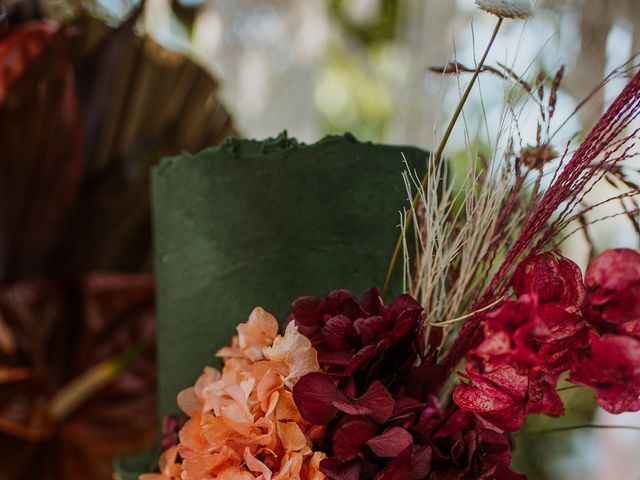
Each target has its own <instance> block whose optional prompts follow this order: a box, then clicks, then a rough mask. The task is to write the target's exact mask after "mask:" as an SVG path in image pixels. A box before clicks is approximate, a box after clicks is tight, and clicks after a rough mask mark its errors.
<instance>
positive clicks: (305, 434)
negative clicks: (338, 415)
mask: <svg viewBox="0 0 640 480" xmlns="http://www.w3.org/2000/svg"><path fill="white" fill-rule="evenodd" d="M237 332H238V335H237V336H235V337H234V338H233V340H232V342H231V345H230V346H228V347H225V348H222V349H221V350H220V351H219V352H218V356H219V357H222V358H223V359H224V367H223V368H222V371H221V372H220V371H218V370H216V369H215V368H212V367H206V368H205V370H204V372H203V374H202V375H201V376H200V378H198V380H197V382H196V384H195V385H194V386H193V387H191V388H188V389H186V390H184V391H182V392H180V394H179V395H178V405H179V406H180V408H181V409H182V411H184V413H186V414H187V415H188V416H189V417H190V418H189V420H188V421H187V423H186V424H185V425H184V427H182V429H181V430H180V433H179V440H180V441H179V444H178V445H177V446H175V447H171V448H169V449H167V450H166V451H165V452H163V454H162V456H161V457H160V462H159V466H160V473H156V474H144V475H142V476H140V480H205V479H219V480H256V479H258V480H294V479H295V480H297V479H303V480H306V479H308V480H321V479H324V478H325V476H324V474H322V473H321V472H320V468H319V464H320V461H321V460H322V459H323V458H325V455H324V454H323V453H322V452H314V451H313V439H314V438H317V437H319V436H321V435H322V434H323V428H322V427H318V426H314V425H311V424H309V423H307V422H306V421H305V420H304V419H303V418H302V417H301V416H300V413H299V412H298V408H297V407H296V405H295V403H294V401H293V396H292V393H291V389H292V387H293V385H295V383H296V382H297V380H298V379H299V378H300V377H302V376H303V375H306V374H307V373H310V372H315V371H319V370H320V367H319V366H318V358H317V352H316V351H315V349H314V348H313V347H312V346H311V342H309V340H308V339H307V338H306V337H305V336H303V335H301V334H300V333H298V328H297V326H296V325H295V323H294V322H291V323H289V325H288V326H287V328H286V331H285V334H284V335H282V336H280V335H278V322H277V321H276V319H275V318H274V317H273V316H272V315H271V314H269V313H267V312H266V311H264V310H263V309H262V308H259V307H258V308H256V309H254V310H253V312H251V315H250V316H249V320H248V321H247V322H246V323H243V324H241V325H239V326H238V328H237ZM179 458H180V459H181V461H179V460H178V459H179Z"/></svg>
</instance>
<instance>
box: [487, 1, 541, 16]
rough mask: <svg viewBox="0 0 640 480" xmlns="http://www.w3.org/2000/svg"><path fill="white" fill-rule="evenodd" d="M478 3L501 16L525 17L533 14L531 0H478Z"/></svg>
mask: <svg viewBox="0 0 640 480" xmlns="http://www.w3.org/2000/svg"><path fill="white" fill-rule="evenodd" d="M476 5H478V7H480V9H482V10H484V11H485V12H489V13H492V14H494V15H497V16H498V17H501V18H518V19H525V18H529V17H531V16H532V15H533V8H531V3H530V2H529V0H476Z"/></svg>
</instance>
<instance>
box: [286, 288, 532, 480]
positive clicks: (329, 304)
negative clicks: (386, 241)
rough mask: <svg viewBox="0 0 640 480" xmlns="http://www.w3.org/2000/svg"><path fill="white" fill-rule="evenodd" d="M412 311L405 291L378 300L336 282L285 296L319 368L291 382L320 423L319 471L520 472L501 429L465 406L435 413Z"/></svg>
mask: <svg viewBox="0 0 640 480" xmlns="http://www.w3.org/2000/svg"><path fill="white" fill-rule="evenodd" d="M421 313H422V310H421V308H420V306H419V304H418V303H417V302H416V301H415V300H413V299H412V298H411V297H409V296H407V295H403V296H400V297H398V298H396V299H394V300H393V301H391V303H390V304H389V305H384V304H383V303H382V301H381V300H380V296H379V293H378V291H377V290H369V291H368V292H366V293H365V295H364V296H363V298H362V300H361V301H360V302H358V301H357V300H356V298H355V297H354V296H353V294H351V293H350V292H347V291H344V290H338V291H334V292H332V293H331V294H330V295H329V296H328V297H327V298H326V299H323V300H320V299H315V298H309V297H305V298H301V299H298V300H297V301H296V302H295V303H294V304H293V313H292V315H291V320H292V321H295V322H296V323H297V325H298V327H299V330H300V331H301V332H302V333H303V334H305V335H307V336H308V337H309V338H310V339H311V341H312V343H313V345H314V346H315V347H316V349H317V350H318V352H319V355H318V359H319V363H320V366H321V368H322V370H323V372H316V373H311V374H308V375H306V376H304V377H302V378H301V379H300V380H299V381H298V383H297V384H296V385H295V387H294V389H293V396H294V400H295V402H296V405H297V406H298V409H299V411H300V413H301V415H302V416H303V418H305V419H306V420H307V421H309V422H311V423H315V424H322V425H326V426H327V436H328V438H329V442H328V445H327V446H326V449H327V454H328V458H327V459H325V460H323V461H322V463H321V465H320V467H321V470H322V471H323V473H324V474H325V475H326V476H327V477H328V478H329V479H331V480H360V479H370V480H405V479H409V480H411V479H415V480H419V479H424V478H429V479H435V480H449V479H451V480H452V479H463V478H464V479H470V480H480V479H489V478H501V479H504V480H508V479H520V478H524V477H521V476H519V475H517V474H514V473H513V472H511V471H510V470H509V469H508V468H509V464H510V460H511V456H510V446H509V441H508V439H507V437H506V435H505V434H504V433H503V431H502V430H500V429H498V428H496V427H491V428H488V425H489V424H488V423H486V422H484V421H483V420H481V419H479V418H477V417H475V416H474V415H471V414H468V413H466V412H459V413H458V414H455V413H453V411H452V413H453V415H451V414H449V413H447V414H446V415H445V414H443V412H442V409H441V407H440V405H439V403H438V401H437V400H436V398H435V396H434V395H433V394H432V393H431V392H430V391H429V387H428V385H429V382H428V379H427V378H426V377H427V376H429V375H430V374H435V373H436V371H437V369H438V365H437V364H436V363H435V360H434V359H433V358H432V357H431V356H429V355H424V352H422V349H421V348H420V342H422V339H421V336H420V322H419V320H420V315H421ZM433 330H435V331H436V332H435V334H436V335H437V334H439V333H440V332H438V330H439V329H433ZM434 341H435V340H434ZM417 384H420V385H417Z"/></svg>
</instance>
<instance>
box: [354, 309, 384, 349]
mask: <svg viewBox="0 0 640 480" xmlns="http://www.w3.org/2000/svg"><path fill="white" fill-rule="evenodd" d="M353 326H354V327H355V329H356V331H357V332H358V335H359V336H360V341H361V342H362V345H371V344H372V343H374V342H375V341H376V340H377V339H378V337H379V336H380V335H381V334H383V333H384V332H386V331H389V330H391V329H393V322H392V321H390V320H389V319H387V318H384V317H382V316H380V315H376V316H374V317H366V318H358V319H357V320H356V321H355V322H354V323H353Z"/></svg>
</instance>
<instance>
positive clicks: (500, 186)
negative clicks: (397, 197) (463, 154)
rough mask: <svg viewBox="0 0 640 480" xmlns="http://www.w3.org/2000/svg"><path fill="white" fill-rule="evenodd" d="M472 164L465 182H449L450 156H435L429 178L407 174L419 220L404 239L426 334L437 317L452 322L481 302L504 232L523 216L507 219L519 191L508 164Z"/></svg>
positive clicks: (409, 273)
mask: <svg viewBox="0 0 640 480" xmlns="http://www.w3.org/2000/svg"><path fill="white" fill-rule="evenodd" d="M470 167H471V168H470V170H469V173H468V174H467V176H466V177H465V178H464V180H463V182H462V186H454V184H455V182H451V183H449V172H448V169H447V162H446V161H445V160H443V159H440V160H437V159H435V158H434V157H433V156H432V157H431V158H430V159H429V162H428V168H427V170H428V172H429V174H428V175H427V181H426V182H425V183H423V184H421V182H420V181H419V179H418V178H417V176H416V175H415V174H414V173H413V174H412V173H410V172H406V173H405V174H404V179H405V186H406V188H407V191H408V192H409V194H410V196H413V194H414V193H415V192H417V193H418V196H419V202H418V205H417V207H416V208H415V210H414V211H413V215H414V217H415V218H416V219H417V221H416V222H414V223H413V232H412V234H411V235H406V236H405V239H404V240H405V242H404V252H405V282H406V283H405V284H406V285H407V286H408V291H409V292H410V293H411V294H412V295H413V296H415V297H416V298H417V299H419V301H420V303H421V304H422V305H423V307H424V308H425V312H426V317H425V318H426V325H425V326H426V328H427V335H426V337H428V330H429V329H430V325H431V324H432V323H442V322H447V321H449V320H451V319H452V318H454V317H456V316H458V315H460V314H461V313H462V312H465V311H467V309H468V308H469V307H470V306H471V305H473V304H474V303H475V300H476V299H477V298H478V297H479V296H480V294H481V293H482V291H483V289H484V288H485V287H486V282H487V279H488V278H489V277H490V275H491V272H492V270H493V269H494V268H495V262H496V258H497V257H498V255H497V252H496V250H497V249H499V248H500V247H499V245H498V246H497V243H498V242H497V241H498V240H499V238H498V237H499V236H505V237H509V236H513V235H515V233H516V231H517V225H518V221H519V220H520V219H521V217H519V216H518V215H517V214H516V215H512V216H510V218H509V219H508V220H507V221H506V222H504V224H503V225H501V219H502V217H503V215H501V212H502V211H503V208H504V206H505V204H507V203H508V201H509V198H510V197H511V196H512V193H513V184H512V182H511V175H510V172H509V167H508V164H507V163H504V164H503V166H502V167H499V168H497V169H492V170H491V169H490V170H489V171H487V170H485V169H483V168H478V165H477V164H476V165H471V166H470ZM498 229H500V231H499V230H498ZM412 242H413V243H414V244H415V245H414V248H415V255H414V256H413V257H412V258H413V262H411V261H410V260H409V252H410V247H409V245H410V243H412ZM446 325H447V327H446V328H449V324H446Z"/></svg>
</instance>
